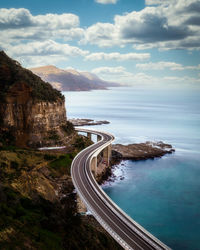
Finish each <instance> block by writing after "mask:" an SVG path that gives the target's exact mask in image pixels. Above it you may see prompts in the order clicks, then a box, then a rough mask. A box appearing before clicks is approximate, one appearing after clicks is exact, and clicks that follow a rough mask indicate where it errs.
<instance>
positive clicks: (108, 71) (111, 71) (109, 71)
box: [92, 66, 126, 75]
mask: <svg viewBox="0 0 200 250" xmlns="http://www.w3.org/2000/svg"><path fill="white" fill-rule="evenodd" d="M125 72H126V71H125V68H124V67H122V66H118V67H99V68H95V69H93V70H92V73H94V74H103V75H124V74H125Z"/></svg>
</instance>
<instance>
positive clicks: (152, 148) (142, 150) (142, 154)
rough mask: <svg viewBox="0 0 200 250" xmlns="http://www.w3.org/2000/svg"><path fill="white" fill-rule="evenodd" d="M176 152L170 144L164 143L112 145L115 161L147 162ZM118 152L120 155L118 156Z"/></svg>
mask: <svg viewBox="0 0 200 250" xmlns="http://www.w3.org/2000/svg"><path fill="white" fill-rule="evenodd" d="M174 151H175V150H174V149H173V148H172V146H171V145H170V144H166V143H164V142H162V141H159V142H145V143H135V144H129V145H122V144H115V145H112V155H113V156H115V159H131V160H147V159H153V158H155V157H161V156H163V155H165V154H171V153H173V152H174ZM116 152H117V153H118V154H119V155H118V156H117V154H116Z"/></svg>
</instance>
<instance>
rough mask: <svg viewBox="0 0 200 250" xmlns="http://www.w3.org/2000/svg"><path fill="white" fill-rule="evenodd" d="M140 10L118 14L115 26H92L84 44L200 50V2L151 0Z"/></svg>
mask: <svg viewBox="0 0 200 250" xmlns="http://www.w3.org/2000/svg"><path fill="white" fill-rule="evenodd" d="M146 4H147V5H155V6H147V7H145V8H144V9H142V10H140V11H133V12H130V13H125V14H124V15H116V16H115V17H114V20H113V23H96V24H94V25H92V26H90V27H88V28H87V29H86V31H85V36H84V38H83V39H82V40H81V42H82V43H91V44H96V45H98V46H99V47H106V46H110V47H111V46H116V45H118V46H125V45H127V44H132V46H133V47H134V48H135V49H149V48H154V47H156V48H160V49H183V48H184V49H200V18H199V9H200V3H199V1H197V0H170V1H158V0H147V1H146Z"/></svg>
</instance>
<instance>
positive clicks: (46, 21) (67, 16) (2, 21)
mask: <svg viewBox="0 0 200 250" xmlns="http://www.w3.org/2000/svg"><path fill="white" fill-rule="evenodd" d="M33 26H34V27H37V26H39V27H45V28H47V29H55V28H59V29H70V28H72V27H78V26H79V17H78V16H76V15H74V14H71V13H64V14H60V15H58V14H46V15H37V16H33V15H32V14H31V13H30V11H29V10H27V9H24V8H20V9H14V8H11V9H0V27H1V28H2V29H4V28H11V29H14V28H17V29H18V28H21V27H23V28H25V27H33Z"/></svg>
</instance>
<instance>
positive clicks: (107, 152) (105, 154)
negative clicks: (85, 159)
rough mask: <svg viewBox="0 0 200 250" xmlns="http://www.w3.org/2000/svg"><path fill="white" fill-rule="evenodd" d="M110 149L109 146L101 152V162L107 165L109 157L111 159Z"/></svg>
mask: <svg viewBox="0 0 200 250" xmlns="http://www.w3.org/2000/svg"><path fill="white" fill-rule="evenodd" d="M111 147H112V146H111V144H110V145H108V146H107V147H106V148H104V150H103V160H104V161H105V162H106V163H107V165H109V164H110V157H111V152H112V148H111Z"/></svg>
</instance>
